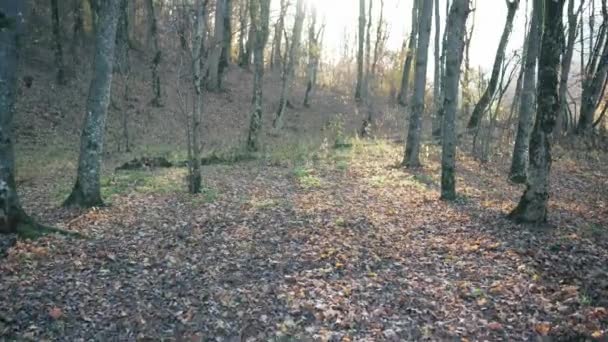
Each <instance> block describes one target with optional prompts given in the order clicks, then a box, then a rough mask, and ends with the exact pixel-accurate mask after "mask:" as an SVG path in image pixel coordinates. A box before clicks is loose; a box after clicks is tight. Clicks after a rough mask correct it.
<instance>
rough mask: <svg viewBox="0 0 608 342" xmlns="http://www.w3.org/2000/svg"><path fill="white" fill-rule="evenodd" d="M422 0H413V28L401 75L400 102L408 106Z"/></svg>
mask: <svg viewBox="0 0 608 342" xmlns="http://www.w3.org/2000/svg"><path fill="white" fill-rule="evenodd" d="M421 1H422V0H413V4H414V5H413V8H412V30H411V31H410V38H409V42H408V44H407V50H406V52H405V61H404V64H403V74H402V76H401V89H400V90H399V97H398V102H399V104H400V105H401V106H403V107H407V104H408V101H409V86H410V73H411V71H412V63H413V61H414V56H415V54H416V44H417V42H418V14H419V11H420V2H421Z"/></svg>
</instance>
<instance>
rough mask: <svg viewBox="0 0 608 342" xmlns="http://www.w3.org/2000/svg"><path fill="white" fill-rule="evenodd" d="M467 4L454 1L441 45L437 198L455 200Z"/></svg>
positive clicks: (457, 0) (463, 0)
mask: <svg viewBox="0 0 608 342" xmlns="http://www.w3.org/2000/svg"><path fill="white" fill-rule="evenodd" d="M469 12H470V9H469V0H454V2H453V3H452V6H451V8H450V14H449V15H448V19H447V24H446V32H448V34H447V38H446V41H445V51H446V56H445V60H446V63H445V64H446V65H445V75H444V81H443V82H442V83H443V84H444V86H445V88H444V90H443V109H442V110H441V111H442V112H443V117H442V125H443V127H442V133H443V137H442V141H441V144H442V155H441V198H442V199H444V200H454V199H456V176H455V168H456V112H457V111H458V92H459V90H458V88H459V86H460V71H461V70H460V69H461V65H462V54H463V50H464V39H465V35H466V26H467V24H466V23H467V17H468V15H469Z"/></svg>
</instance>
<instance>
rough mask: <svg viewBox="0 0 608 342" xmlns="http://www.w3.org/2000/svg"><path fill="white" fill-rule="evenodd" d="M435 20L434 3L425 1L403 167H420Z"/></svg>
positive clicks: (420, 24) (420, 19)
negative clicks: (432, 33)
mask: <svg viewBox="0 0 608 342" xmlns="http://www.w3.org/2000/svg"><path fill="white" fill-rule="evenodd" d="M432 18H433V1H423V3H422V8H421V10H420V17H419V27H418V43H417V45H418V48H417V49H416V68H415V70H414V94H413V96H412V104H411V110H410V120H409V125H408V132H407V141H406V144H405V155H404V158H403V163H402V164H403V165H404V166H407V167H418V166H420V156H419V155H420V137H421V134H422V115H423V114H424V108H425V105H424V97H425V93H426V75H427V65H428V55H429V40H430V36H431V21H432Z"/></svg>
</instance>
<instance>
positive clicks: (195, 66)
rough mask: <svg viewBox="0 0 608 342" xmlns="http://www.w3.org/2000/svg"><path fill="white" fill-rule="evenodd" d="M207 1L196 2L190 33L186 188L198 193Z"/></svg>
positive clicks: (200, 186) (199, 187)
mask: <svg viewBox="0 0 608 342" xmlns="http://www.w3.org/2000/svg"><path fill="white" fill-rule="evenodd" d="M206 5H207V1H204V2H203V1H201V0H198V1H197V2H196V21H195V24H194V32H193V35H192V48H191V52H192V56H191V61H192V76H193V85H194V112H193V113H192V127H191V129H192V131H191V132H190V139H191V142H190V146H191V148H192V155H191V158H190V170H191V171H190V177H189V186H188V188H189V189H188V190H189V191H190V193H191V194H198V193H200V192H201V190H202V176H201V141H200V140H201V139H200V134H201V121H202V114H203V80H202V78H203V73H202V70H201V69H202V68H201V59H202V55H203V51H202V50H203V35H204V34H205V10H206V7H207V6H206ZM220 49H221V48H220Z"/></svg>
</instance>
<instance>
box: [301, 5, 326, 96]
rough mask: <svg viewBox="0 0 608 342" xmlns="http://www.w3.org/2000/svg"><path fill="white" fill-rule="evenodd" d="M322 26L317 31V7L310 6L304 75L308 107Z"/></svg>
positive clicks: (318, 55)
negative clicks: (306, 63) (306, 64)
mask: <svg viewBox="0 0 608 342" xmlns="http://www.w3.org/2000/svg"><path fill="white" fill-rule="evenodd" d="M322 31H323V28H321V30H319V32H317V9H316V7H312V9H311V14H310V25H309V27H308V68H307V72H306V73H307V75H306V92H305V93H304V102H303V105H304V107H307V108H308V107H310V96H311V92H312V89H313V88H314V87H315V85H316V83H317V70H318V68H319V59H320V55H321V46H320V44H319V36H320V35H321V33H322Z"/></svg>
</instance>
